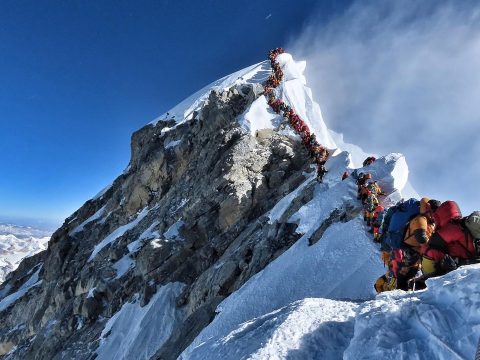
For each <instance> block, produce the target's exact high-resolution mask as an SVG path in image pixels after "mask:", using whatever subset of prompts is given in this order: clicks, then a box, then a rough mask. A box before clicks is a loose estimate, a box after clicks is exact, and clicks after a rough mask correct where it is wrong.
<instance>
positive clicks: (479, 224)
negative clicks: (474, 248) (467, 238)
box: [465, 211, 480, 239]
mask: <svg viewBox="0 0 480 360" xmlns="http://www.w3.org/2000/svg"><path fill="white" fill-rule="evenodd" d="M465 226H466V227H467V229H468V231H470V234H472V236H473V237H474V238H475V239H480V211H474V212H473V213H471V214H470V215H468V216H467V217H466V218H465Z"/></svg>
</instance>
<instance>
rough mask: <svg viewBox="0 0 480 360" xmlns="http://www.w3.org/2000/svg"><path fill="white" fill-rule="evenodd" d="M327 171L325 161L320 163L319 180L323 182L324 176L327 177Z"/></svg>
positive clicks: (318, 168) (318, 167) (318, 166)
mask: <svg viewBox="0 0 480 360" xmlns="http://www.w3.org/2000/svg"><path fill="white" fill-rule="evenodd" d="M326 173H328V170H327V169H325V163H324V162H323V163H320V164H318V165H317V181H318V182H320V183H321V182H323V178H324V177H325V175H326Z"/></svg>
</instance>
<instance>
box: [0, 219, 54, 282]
mask: <svg viewBox="0 0 480 360" xmlns="http://www.w3.org/2000/svg"><path fill="white" fill-rule="evenodd" d="M50 235H51V233H50V232H49V231H44V230H38V229H33V228H30V227H25V226H17V225H12V224H0V283H2V282H3V280H4V279H5V277H6V276H7V274H8V273H9V272H11V271H13V270H15V269H16V268H17V267H18V265H19V264H20V262H21V261H22V259H23V258H25V257H28V256H32V255H34V254H36V253H38V252H40V251H43V250H45V249H46V248H47V244H48V241H49V240H50Z"/></svg>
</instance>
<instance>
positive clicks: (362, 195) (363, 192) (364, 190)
mask: <svg viewBox="0 0 480 360" xmlns="http://www.w3.org/2000/svg"><path fill="white" fill-rule="evenodd" d="M359 189H360V192H359V194H358V198H359V199H360V200H361V201H362V204H363V205H365V203H366V202H367V198H368V196H369V195H370V194H371V192H370V190H368V187H367V186H366V185H362V186H360V187H359ZM365 221H366V220H365Z"/></svg>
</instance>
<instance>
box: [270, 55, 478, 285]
mask: <svg viewBox="0 0 480 360" xmlns="http://www.w3.org/2000/svg"><path fill="white" fill-rule="evenodd" d="M283 53H284V50H283V49H282V48H276V49H273V50H271V51H270V52H269V54H268V58H269V60H270V64H271V67H272V70H273V71H272V74H271V75H270V76H269V77H268V79H267V81H266V82H265V83H264V84H263V87H264V94H265V96H266V97H267V99H268V104H269V105H270V107H271V108H272V109H273V111H274V112H275V113H277V114H280V113H283V117H284V118H285V120H286V122H287V123H288V124H289V125H290V126H291V127H292V128H293V130H294V131H295V133H296V134H298V135H299V136H300V137H301V139H302V143H303V145H304V146H305V147H306V148H307V150H308V151H309V153H310V156H311V157H312V159H313V161H314V162H315V163H316V165H317V180H318V181H319V182H322V181H323V178H324V176H325V174H326V173H327V170H326V169H325V163H326V161H327V159H328V157H329V155H330V153H329V151H328V150H327V149H326V148H325V147H324V146H323V145H321V144H320V143H318V141H317V140H316V137H315V134H313V133H312V132H311V131H310V129H309V128H308V125H307V124H306V123H305V122H304V121H303V120H302V119H301V118H300V116H298V114H296V112H295V110H294V109H293V108H291V107H290V106H289V105H287V104H286V103H285V102H283V101H282V100H281V99H277V98H276V96H275V88H277V87H278V86H279V85H280V83H281V81H282V80H283V78H284V74H283V72H282V69H281V66H280V64H279V63H278V62H277V57H278V56H279V55H280V54H283ZM375 161H376V158H375V157H374V156H369V157H367V158H366V159H365V161H364V162H363V166H364V167H368V166H370V165H371V164H373V163H374V162H375ZM351 175H352V177H354V178H355V179H356V183H357V185H358V199H359V200H361V202H362V204H363V207H364V212H363V216H364V220H365V222H366V223H367V226H368V227H369V231H370V232H371V233H372V234H373V237H374V241H375V242H378V243H381V254H382V255H381V256H382V259H383V261H384V264H385V266H386V267H387V272H386V274H384V275H382V276H380V277H379V278H378V280H377V281H376V283H375V284H374V288H375V290H376V291H377V292H383V291H388V290H394V289H401V290H415V289H422V288H425V281H426V280H427V279H428V278H430V277H434V276H439V275H443V274H446V273H447V272H449V271H452V270H454V269H456V268H457V267H458V266H461V265H465V264H470V263H475V262H480V212H479V211H476V212H474V213H472V214H470V215H469V216H467V217H463V216H462V213H461V211H460V209H459V207H458V205H457V204H456V203H455V202H454V201H445V202H443V203H442V202H440V201H437V200H433V199H428V198H422V199H421V200H417V199H414V198H412V199H408V200H406V201H405V200H403V199H402V200H401V201H399V202H398V203H397V204H395V205H394V206H392V207H390V208H388V209H387V208H385V207H384V206H383V205H382V197H383V196H385V193H384V192H383V191H382V189H381V187H380V185H379V184H378V182H377V181H376V180H374V179H372V175H371V174H370V173H368V172H366V173H359V174H357V171H354V172H352V174H351ZM348 177H350V174H349V172H347V171H346V172H345V173H344V174H343V175H342V180H345V179H347V178H348Z"/></svg>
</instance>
